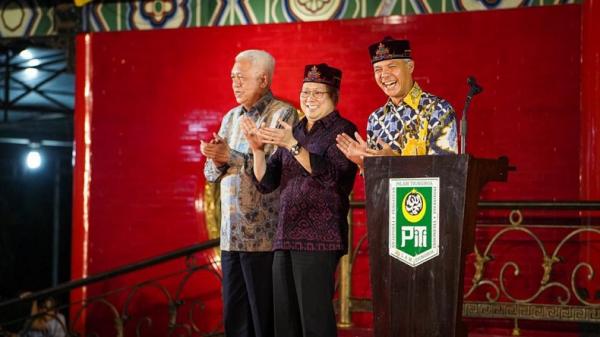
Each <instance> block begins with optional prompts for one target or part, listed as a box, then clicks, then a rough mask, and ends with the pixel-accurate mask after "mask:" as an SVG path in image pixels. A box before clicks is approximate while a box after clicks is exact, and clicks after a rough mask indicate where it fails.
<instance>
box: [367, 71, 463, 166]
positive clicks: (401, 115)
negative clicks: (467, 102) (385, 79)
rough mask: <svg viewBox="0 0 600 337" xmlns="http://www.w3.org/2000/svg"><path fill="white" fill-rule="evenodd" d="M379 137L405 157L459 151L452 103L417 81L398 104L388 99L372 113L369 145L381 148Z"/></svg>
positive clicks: (369, 127) (368, 134) (369, 125)
mask: <svg viewBox="0 0 600 337" xmlns="http://www.w3.org/2000/svg"><path fill="white" fill-rule="evenodd" d="M378 139H381V140H382V141H383V142H384V143H386V144H389V145H390V146H391V148H392V150H394V151H395V152H397V153H398V155H403V156H413V155H426V154H428V155H443V154H454V153H458V148H457V125H456V114H455V112H454V109H453V108H452V106H451V105H450V103H448V102H447V101H446V100H444V99H441V98H439V97H437V96H434V95H432V94H430V93H427V92H424V91H422V90H421V88H420V87H419V85H418V84H417V83H416V82H415V83H414V85H413V87H412V88H411V90H410V91H409V93H408V94H407V95H406V97H404V99H403V100H402V101H401V102H400V104H399V105H397V106H396V105H394V103H393V102H392V100H391V99H389V100H388V102H387V103H386V104H385V105H384V106H383V107H381V108H379V109H377V110H375V111H374V112H373V113H372V114H371V115H370V116H369V121H368V124H367V144H368V146H369V147H370V148H372V149H378V148H380V145H378V144H377V140H378Z"/></svg>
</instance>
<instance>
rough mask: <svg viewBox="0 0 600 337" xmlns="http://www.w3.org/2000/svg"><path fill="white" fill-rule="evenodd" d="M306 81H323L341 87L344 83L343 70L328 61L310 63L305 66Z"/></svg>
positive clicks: (337, 87)
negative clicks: (329, 64)
mask: <svg viewBox="0 0 600 337" xmlns="http://www.w3.org/2000/svg"><path fill="white" fill-rule="evenodd" d="M306 82H315V83H323V84H327V85H329V86H331V87H334V88H336V89H339V88H340V84H341V83H342V71H341V70H339V69H337V68H334V67H330V66H328V65H327V64H326V63H320V64H309V65H307V66H305V67H304V83H306Z"/></svg>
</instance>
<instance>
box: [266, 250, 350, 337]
mask: <svg viewBox="0 0 600 337" xmlns="http://www.w3.org/2000/svg"><path fill="white" fill-rule="evenodd" d="M339 256H340V255H339V252H335V251H324V252H303V251H276V252H275V257H274V259H273V300H274V306H275V336H276V337H335V336H337V328H336V322H335V313H334V311H333V302H332V300H333V292H334V287H335V281H334V274H335V269H336V266H337V263H338V260H339Z"/></svg>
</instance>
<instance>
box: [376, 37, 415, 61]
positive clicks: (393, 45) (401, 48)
mask: <svg viewBox="0 0 600 337" xmlns="http://www.w3.org/2000/svg"><path fill="white" fill-rule="evenodd" d="M369 54H370V55H371V63H372V64H375V63H377V62H379V61H384V60H391V59H410V58H411V56H410V43H409V42H408V40H395V39H393V38H391V37H389V36H386V37H384V38H383V40H381V41H380V42H377V43H374V44H372V45H370V46H369Z"/></svg>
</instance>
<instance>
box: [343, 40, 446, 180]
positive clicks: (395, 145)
mask: <svg viewBox="0 0 600 337" xmlns="http://www.w3.org/2000/svg"><path fill="white" fill-rule="evenodd" d="M369 53H370V56H371V63H372V64H373V72H374V75H375V81H376V82H377V85H379V87H380V88H381V90H382V91H383V92H384V93H385V94H386V95H387V96H388V100H387V102H386V103H385V105H383V106H382V107H380V108H378V109H377V110H375V111H374V112H373V113H371V115H370V116H369V120H368V124H367V140H366V142H365V141H364V140H363V139H362V138H361V137H360V135H359V134H358V133H356V134H355V136H356V140H354V139H352V138H351V137H350V136H349V135H346V134H341V135H338V137H337V146H338V148H339V149H340V150H341V151H342V152H343V153H344V155H346V157H347V158H348V159H350V160H351V161H353V162H354V163H356V164H357V165H358V166H359V167H360V169H361V172H362V168H363V159H364V157H365V156H414V155H444V154H455V153H457V152H458V149H457V126H456V115H455V112H454V109H453V108H452V106H451V105H450V103H448V102H447V101H446V100H444V99H442V98H440V97H437V96H434V95H432V94H430V93H428V92H425V91H423V90H422V89H421V88H420V87H419V85H418V84H417V82H415V81H414V79H413V76H412V74H413V71H414V68H415V63H414V61H413V59H412V57H411V50H410V44H409V41H408V40H394V39H392V38H390V37H385V38H384V39H383V40H382V41H380V42H377V43H375V44H373V45H371V46H370V47H369Z"/></svg>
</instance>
